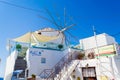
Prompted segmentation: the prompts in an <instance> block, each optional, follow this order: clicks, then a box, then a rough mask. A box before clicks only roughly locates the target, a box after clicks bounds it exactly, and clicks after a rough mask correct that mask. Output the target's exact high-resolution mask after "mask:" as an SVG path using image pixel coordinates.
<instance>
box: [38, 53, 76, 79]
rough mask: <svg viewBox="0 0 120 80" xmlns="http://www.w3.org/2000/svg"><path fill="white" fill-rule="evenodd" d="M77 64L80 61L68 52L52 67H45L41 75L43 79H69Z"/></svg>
mask: <svg viewBox="0 0 120 80" xmlns="http://www.w3.org/2000/svg"><path fill="white" fill-rule="evenodd" d="M77 64H78V61H77V60H73V59H72V54H71V53H68V54H67V55H65V56H64V57H63V58H62V59H61V60H60V61H59V62H58V63H57V64H56V65H55V66H54V67H53V68H52V69H44V70H43V71H42V72H41V73H40V75H39V76H40V77H41V78H42V79H41V80H67V78H68V77H69V76H70V74H71V73H72V72H73V70H74V69H75V67H76V66H77Z"/></svg>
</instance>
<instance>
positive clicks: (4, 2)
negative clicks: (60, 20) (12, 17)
mask: <svg viewBox="0 0 120 80" xmlns="http://www.w3.org/2000/svg"><path fill="white" fill-rule="evenodd" d="M0 3H3V4H7V5H10V6H14V7H18V8H22V9H26V10H31V11H35V12H43V11H40V10H37V9H33V8H28V7H24V6H20V5H16V4H13V3H9V2H6V1H1V0H0Z"/></svg>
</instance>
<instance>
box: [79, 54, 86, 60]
mask: <svg viewBox="0 0 120 80" xmlns="http://www.w3.org/2000/svg"><path fill="white" fill-rule="evenodd" d="M84 56H85V54H83V53H80V54H78V55H77V58H78V59H83V58H84Z"/></svg>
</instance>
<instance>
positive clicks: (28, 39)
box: [13, 32, 59, 43]
mask: <svg viewBox="0 0 120 80" xmlns="http://www.w3.org/2000/svg"><path fill="white" fill-rule="evenodd" d="M58 38H59V35H58V36H46V35H39V34H38V33H35V32H28V33H26V34H24V35H22V36H20V37H18V38H15V39H13V40H14V41H16V42H23V43H36V42H48V41H51V40H55V39H58Z"/></svg>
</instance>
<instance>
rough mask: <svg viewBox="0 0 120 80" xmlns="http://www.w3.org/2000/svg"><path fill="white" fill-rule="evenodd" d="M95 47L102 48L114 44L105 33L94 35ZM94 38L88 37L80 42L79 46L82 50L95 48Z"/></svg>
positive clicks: (112, 39)
mask: <svg viewBox="0 0 120 80" xmlns="http://www.w3.org/2000/svg"><path fill="white" fill-rule="evenodd" d="M96 41H97V46H104V45H108V44H112V43H116V41H115V39H114V38H113V37H112V36H109V35H108V34H106V33H103V34H99V35H96ZM96 41H95V36H92V37H88V38H85V39H81V40H80V45H81V47H82V48H83V49H84V50H87V49H91V48H95V47H96Z"/></svg>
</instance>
